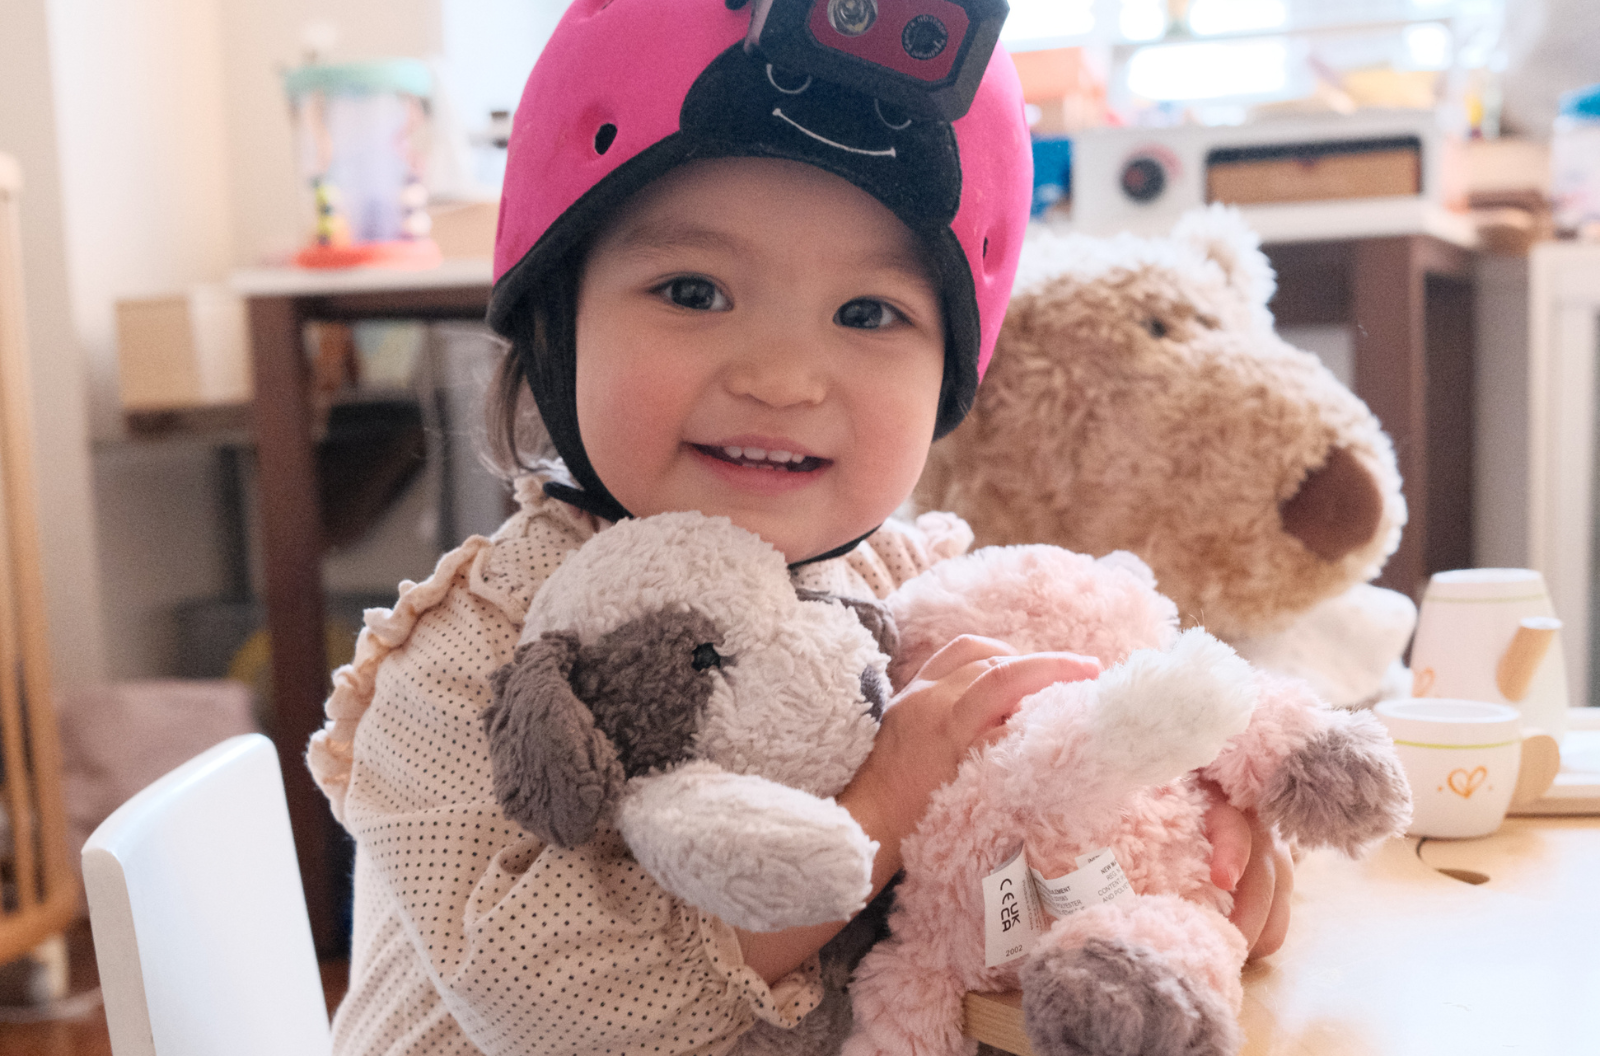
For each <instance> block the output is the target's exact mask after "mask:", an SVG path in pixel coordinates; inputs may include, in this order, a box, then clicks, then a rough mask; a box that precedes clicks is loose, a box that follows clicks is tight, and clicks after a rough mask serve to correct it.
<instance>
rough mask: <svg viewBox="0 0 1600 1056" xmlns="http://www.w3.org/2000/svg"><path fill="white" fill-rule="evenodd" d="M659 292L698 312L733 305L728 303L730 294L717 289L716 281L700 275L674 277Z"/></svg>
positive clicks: (725, 308) (680, 306)
mask: <svg viewBox="0 0 1600 1056" xmlns="http://www.w3.org/2000/svg"><path fill="white" fill-rule="evenodd" d="M657 292H658V293H660V294H662V295H663V296H664V297H666V299H667V300H669V301H671V302H672V303H673V304H675V305H677V306H678V307H679V308H688V309H690V310H692V311H696V312H725V311H727V310H728V309H729V308H731V307H733V306H732V305H731V304H729V303H728V295H727V294H725V293H723V292H722V291H721V290H719V289H717V284H716V283H714V282H712V281H711V280H710V279H703V278H701V277H700V276H698V275H686V276H684V277H683V278H678V279H673V280H671V281H670V282H667V283H665V284H664V285H662V286H660V287H659V288H658V289H657Z"/></svg>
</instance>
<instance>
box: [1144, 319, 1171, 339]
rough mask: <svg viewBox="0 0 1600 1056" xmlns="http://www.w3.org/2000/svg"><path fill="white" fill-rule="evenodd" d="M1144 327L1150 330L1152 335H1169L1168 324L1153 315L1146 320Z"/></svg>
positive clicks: (1158, 336) (1157, 336)
mask: <svg viewBox="0 0 1600 1056" xmlns="http://www.w3.org/2000/svg"><path fill="white" fill-rule="evenodd" d="M1144 328H1145V329H1146V330H1148V331H1150V336H1151V337H1155V338H1162V337H1166V336H1167V324H1166V323H1163V322H1162V321H1161V320H1160V319H1157V318H1156V317H1155V316H1153V315H1152V316H1151V317H1150V318H1148V319H1146V320H1145V321H1144Z"/></svg>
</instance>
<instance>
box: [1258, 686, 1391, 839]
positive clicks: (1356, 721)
mask: <svg viewBox="0 0 1600 1056" xmlns="http://www.w3.org/2000/svg"><path fill="white" fill-rule="evenodd" d="M1330 718H1332V719H1334V720H1335V721H1333V722H1332V723H1331V724H1330V725H1329V726H1328V728H1327V729H1325V730H1323V731H1321V732H1320V733H1317V734H1314V735H1312V736H1311V738H1310V739H1308V740H1307V741H1306V742H1305V743H1304V744H1302V745H1301V746H1300V747H1299V748H1298V749H1296V750H1295V751H1294V752H1293V753H1291V754H1290V755H1289V756H1288V757H1287V758H1285V759H1284V760H1283V763H1282V765H1281V766H1280V767H1279V768H1278V771H1277V773H1275V774H1274V775H1273V776H1272V778H1271V780H1270V781H1269V782H1268V783H1267V785H1266V787H1265V789H1263V791H1262V796H1261V807H1260V810H1261V816H1262V818H1264V819H1265V820H1267V821H1269V822H1274V823H1276V824H1277V826H1278V828H1279V830H1280V831H1282V832H1283V833H1284V835H1286V836H1293V837H1294V838H1295V839H1297V840H1298V841H1299V842H1300V844H1301V845H1302V846H1305V847H1337V848H1338V849H1340V850H1342V851H1344V852H1345V853H1346V854H1349V855H1352V856H1353V855H1357V854H1360V853H1361V852H1362V851H1363V850H1364V849H1366V848H1367V847H1368V846H1369V845H1371V844H1373V843H1376V842H1377V841H1378V840H1382V839H1385V838H1386V837H1389V836H1396V835H1399V834H1400V833H1402V832H1404V831H1405V829H1406V826H1407V825H1408V824H1410V822H1411V789H1410V786H1409V785H1408V784H1407V783H1406V776H1405V774H1404V773H1403V772H1402V771H1401V769H1400V761H1399V759H1398V758H1397V757H1396V756H1395V754H1394V748H1393V747H1392V746H1391V745H1390V742H1389V736H1388V734H1387V733H1385V732H1384V729H1383V726H1382V725H1381V724H1380V723H1379V722H1378V720H1377V719H1376V718H1374V717H1373V715H1372V714H1371V713H1370V712H1335V713H1333V714H1332V715H1331V716H1330Z"/></svg>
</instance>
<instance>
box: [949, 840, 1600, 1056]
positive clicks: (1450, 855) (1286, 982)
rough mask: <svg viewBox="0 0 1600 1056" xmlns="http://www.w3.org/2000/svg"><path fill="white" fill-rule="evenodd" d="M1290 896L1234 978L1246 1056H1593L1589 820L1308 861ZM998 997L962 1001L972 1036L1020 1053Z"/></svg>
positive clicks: (1593, 899) (1599, 872) (1596, 932)
mask: <svg viewBox="0 0 1600 1056" xmlns="http://www.w3.org/2000/svg"><path fill="white" fill-rule="evenodd" d="M1440 869H1450V870H1454V871H1456V874H1457V875H1460V876H1468V877H1469V878H1470V879H1474V880H1475V879H1478V878H1479V877H1487V879H1486V880H1483V881H1482V882H1481V883H1469V882H1466V881H1465V880H1461V879H1455V878H1452V877H1451V876H1449V875H1446V874H1444V873H1442V872H1440V871H1439V870H1440ZM1293 898H1294V901H1293V903H1292V914H1293V915H1292V917H1291V922H1290V927H1289V938H1288V941H1287V942H1286V943H1285V944H1284V947H1283V949H1281V950H1280V951H1278V952H1277V953H1276V954H1274V955H1272V956H1271V957H1268V958H1265V959H1263V960H1261V961H1259V962H1256V963H1254V964H1251V965H1248V966H1246V968H1245V971H1244V989H1245V997H1244V1008H1243V1009H1242V1011H1241V1014H1240V1023H1241V1025H1242V1026H1243V1028H1244V1033H1245V1038H1246V1041H1245V1047H1244V1053H1243V1056H1431V1054H1435V1053H1437V1054H1440V1056H1476V1054H1480V1053H1482V1054H1490V1053H1493V1054H1501V1053H1529V1054H1539V1056H1556V1054H1597V1053H1600V818H1594V817H1582V818H1509V819H1507V821H1506V823H1505V824H1504V825H1503V826H1502V827H1501V829H1500V831H1498V832H1497V833H1495V834H1494V835H1492V836H1487V837H1484V838H1482V839H1477V840H1420V841H1419V840H1417V839H1399V840H1391V841H1389V842H1388V843H1386V844H1384V845H1383V846H1381V847H1380V848H1379V849H1378V850H1377V851H1376V852H1375V853H1374V854H1373V855H1372V856H1371V857H1369V858H1367V859H1366V860H1364V861H1361V862H1352V861H1349V860H1348V859H1345V858H1343V857H1341V856H1340V855H1337V854H1334V853H1331V852H1317V853H1314V854H1310V855H1307V856H1306V857H1305V858H1304V859H1303V860H1302V861H1301V862H1300V864H1299V866H1298V867H1297V868H1296V870H1295V892H1294V896H1293ZM1008 998H1009V995H1006V996H1000V997H988V998H980V997H978V996H977V995H969V1000H968V1029H969V1033H970V1034H972V1035H973V1036H980V1035H983V1040H986V1041H989V1042H990V1043H991V1044H994V1045H997V1046H999V1047H1005V1046H1006V1045H1007V1044H1008V1043H1009V1044H1010V1045H1011V1046H1012V1047H1011V1049H1010V1050H1009V1051H1015V1052H1021V1053H1024V1056H1026V1048H1025V1047H1022V1046H1017V1045H1016V1044H1015V1041H1016V1039H1017V1038H1018V1037H1019V1036H1020V1026H1021V1024H1020V1012H1019V1011H1017V1006H1016V1002H1015V1000H1014V999H1008Z"/></svg>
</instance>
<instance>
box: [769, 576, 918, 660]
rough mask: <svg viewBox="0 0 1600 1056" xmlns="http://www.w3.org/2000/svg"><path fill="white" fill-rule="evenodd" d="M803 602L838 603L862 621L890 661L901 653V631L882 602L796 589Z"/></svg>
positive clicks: (800, 588)
mask: <svg viewBox="0 0 1600 1056" xmlns="http://www.w3.org/2000/svg"><path fill="white" fill-rule="evenodd" d="M794 592H795V594H797V595H798V596H799V598H800V600H801V601H836V602H838V603H839V604H840V605H843V606H844V607H845V608H847V609H849V610H850V611H851V612H853V613H855V614H856V619H858V620H860V621H861V626H863V627H865V628H866V629H867V631H868V632H869V633H871V635H872V637H873V639H874V640H875V641H876V642H877V643H878V651H879V652H880V653H882V654H883V655H884V656H887V657H889V658H890V659H893V658H894V654H895V653H897V652H899V651H900V629H899V628H898V627H896V626H895V622H894V614H893V613H892V612H890V611H889V606H887V605H885V604H884V603H883V602H881V601H863V600H862V599H861V598H847V597H845V596H844V595H843V594H829V593H827V592H826V591H821V590H807V589H806V588H805V587H795V588H794Z"/></svg>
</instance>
